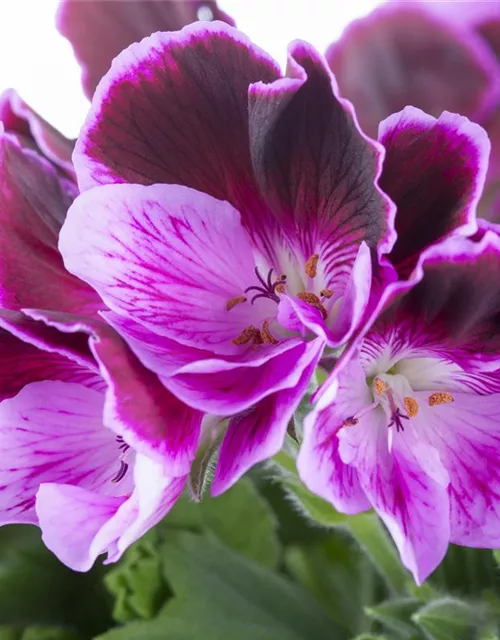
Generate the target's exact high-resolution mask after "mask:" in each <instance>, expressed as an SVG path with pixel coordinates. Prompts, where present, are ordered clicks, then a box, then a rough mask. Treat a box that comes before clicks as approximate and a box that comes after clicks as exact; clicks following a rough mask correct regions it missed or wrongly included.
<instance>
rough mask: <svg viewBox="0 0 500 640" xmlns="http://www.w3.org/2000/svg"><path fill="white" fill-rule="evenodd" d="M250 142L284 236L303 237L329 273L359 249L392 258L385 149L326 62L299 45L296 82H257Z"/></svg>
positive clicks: (293, 50)
mask: <svg viewBox="0 0 500 640" xmlns="http://www.w3.org/2000/svg"><path fill="white" fill-rule="evenodd" d="M249 118H250V143H251V152H252V159H253V166H254V170H255V174H256V178H257V180H258V183H259V185H260V188H261V190H262V193H263V194H264V196H265V198H266V200H267V202H268V203H269V205H270V207H271V209H272V211H273V213H274V216H275V218H276V219H277V220H278V221H279V224H280V229H281V231H282V233H284V236H285V237H287V236H292V237H293V234H294V233H296V232H297V231H296V229H299V230H300V233H301V240H300V242H301V247H300V249H301V251H302V253H303V255H304V258H305V259H307V258H309V257H310V256H311V255H313V254H315V253H320V251H318V249H322V252H321V253H322V261H324V262H325V270H326V271H330V270H333V268H334V266H335V265H337V266H338V265H342V264H346V263H347V262H350V261H354V258H355V256H356V254H357V251H358V247H359V244H360V243H361V242H362V241H365V242H366V243H367V245H368V246H369V247H370V248H371V249H372V250H374V251H375V250H377V249H378V251H379V252H380V253H384V252H387V251H388V250H390V248H391V247H392V244H393V243H394V240H395V236H394V233H393V229H392V219H393V215H394V208H393V205H392V203H391V202H390V201H389V199H388V198H387V197H386V196H385V194H383V193H382V192H381V191H380V189H379V188H378V186H377V179H378V177H379V175H380V170H381V163H382V158H383V150H382V149H381V147H380V146H379V145H378V144H377V143H375V142H374V141H372V140H369V139H368V138H366V136H364V135H363V134H362V133H361V131H360V130H359V129H358V126H357V123H356V119H355V116H354V112H353V109H352V106H351V105H350V104H349V103H347V102H346V101H344V100H342V99H340V98H339V97H338V95H337V87H336V85H335V81H334V80H333V77H332V76H331V74H330V73H329V71H328V69H327V68H326V67H325V65H324V63H323V61H322V59H321V57H320V56H319V54H317V53H316V52H315V51H314V49H312V47H310V46H309V45H307V44H305V43H302V42H295V43H293V44H292V45H291V47H290V51H289V60H288V77H287V78H283V79H279V80H276V81H275V82H272V83H268V84H266V82H265V81H261V82H258V83H255V84H253V85H252V86H251V87H250V91H249Z"/></svg>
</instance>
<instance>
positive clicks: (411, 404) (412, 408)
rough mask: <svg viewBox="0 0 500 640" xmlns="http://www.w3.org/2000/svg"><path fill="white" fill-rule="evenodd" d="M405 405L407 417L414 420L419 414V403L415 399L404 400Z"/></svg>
mask: <svg viewBox="0 0 500 640" xmlns="http://www.w3.org/2000/svg"><path fill="white" fill-rule="evenodd" d="M403 404H404V406H405V411H406V415H407V416H408V417H409V418H414V417H415V416H416V415H417V413H418V409H419V406H418V402H417V401H416V400H415V398H409V397H406V398H403Z"/></svg>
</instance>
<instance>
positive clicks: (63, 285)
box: [0, 134, 102, 313]
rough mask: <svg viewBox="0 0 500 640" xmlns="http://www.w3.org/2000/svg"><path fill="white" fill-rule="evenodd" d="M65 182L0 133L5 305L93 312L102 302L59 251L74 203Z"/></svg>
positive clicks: (0, 262)
mask: <svg viewBox="0 0 500 640" xmlns="http://www.w3.org/2000/svg"><path fill="white" fill-rule="evenodd" d="M65 185H66V182H65V181H62V180H61V179H60V177H59V176H58V174H57V172H56V170H55V168H54V167H53V166H52V165H51V164H50V163H49V162H48V161H46V160H45V159H44V158H42V157H40V156H39V155H38V154H36V153H34V152H32V151H30V150H28V149H23V148H22V147H21V146H20V145H19V144H18V143H17V142H16V141H15V140H14V139H13V138H12V137H11V136H8V135H6V134H4V135H1V136H0V226H1V230H2V231H1V233H0V306H1V307H3V308H6V309H13V310H19V309H22V308H23V307H37V308H46V309H57V310H60V311H79V312H80V313H85V312H88V313H94V312H95V309H96V308H97V307H98V306H99V305H100V301H99V299H98V297H97V295H96V294H95V293H94V292H93V291H92V290H91V289H90V287H88V286H87V285H86V284H85V283H83V282H81V281H80V280H78V278H76V277H74V276H73V275H71V274H70V273H68V272H67V271H66V270H65V269H64V266H63V262H62V258H61V256H60V255H59V251H58V248H57V242H58V233H59V229H60V227H61V224H62V222H63V221H64V218H65V216H66V211H67V209H68V207H69V205H70V204H71V202H72V194H69V193H68V192H67V191H66V189H65ZM101 306H102V305H101Z"/></svg>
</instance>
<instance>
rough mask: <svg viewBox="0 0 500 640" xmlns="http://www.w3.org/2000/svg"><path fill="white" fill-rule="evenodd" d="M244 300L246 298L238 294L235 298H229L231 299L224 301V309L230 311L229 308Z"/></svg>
mask: <svg viewBox="0 0 500 640" xmlns="http://www.w3.org/2000/svg"><path fill="white" fill-rule="evenodd" d="M246 301H247V299H246V298H245V296H238V297H237V298H231V300H228V301H227V303H226V311H231V309H234V307H236V305H238V304H241V303H242V302H246Z"/></svg>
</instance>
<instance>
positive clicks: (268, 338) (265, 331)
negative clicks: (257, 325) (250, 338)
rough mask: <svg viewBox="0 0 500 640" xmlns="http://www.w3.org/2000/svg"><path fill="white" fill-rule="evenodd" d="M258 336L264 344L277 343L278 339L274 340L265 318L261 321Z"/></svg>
mask: <svg viewBox="0 0 500 640" xmlns="http://www.w3.org/2000/svg"><path fill="white" fill-rule="evenodd" d="M260 336H261V339H262V342H263V343H264V344H279V340H276V338H275V337H274V336H273V334H272V333H271V332H270V331H269V322H268V321H267V320H264V322H263V323H262V329H261V330H260Z"/></svg>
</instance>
